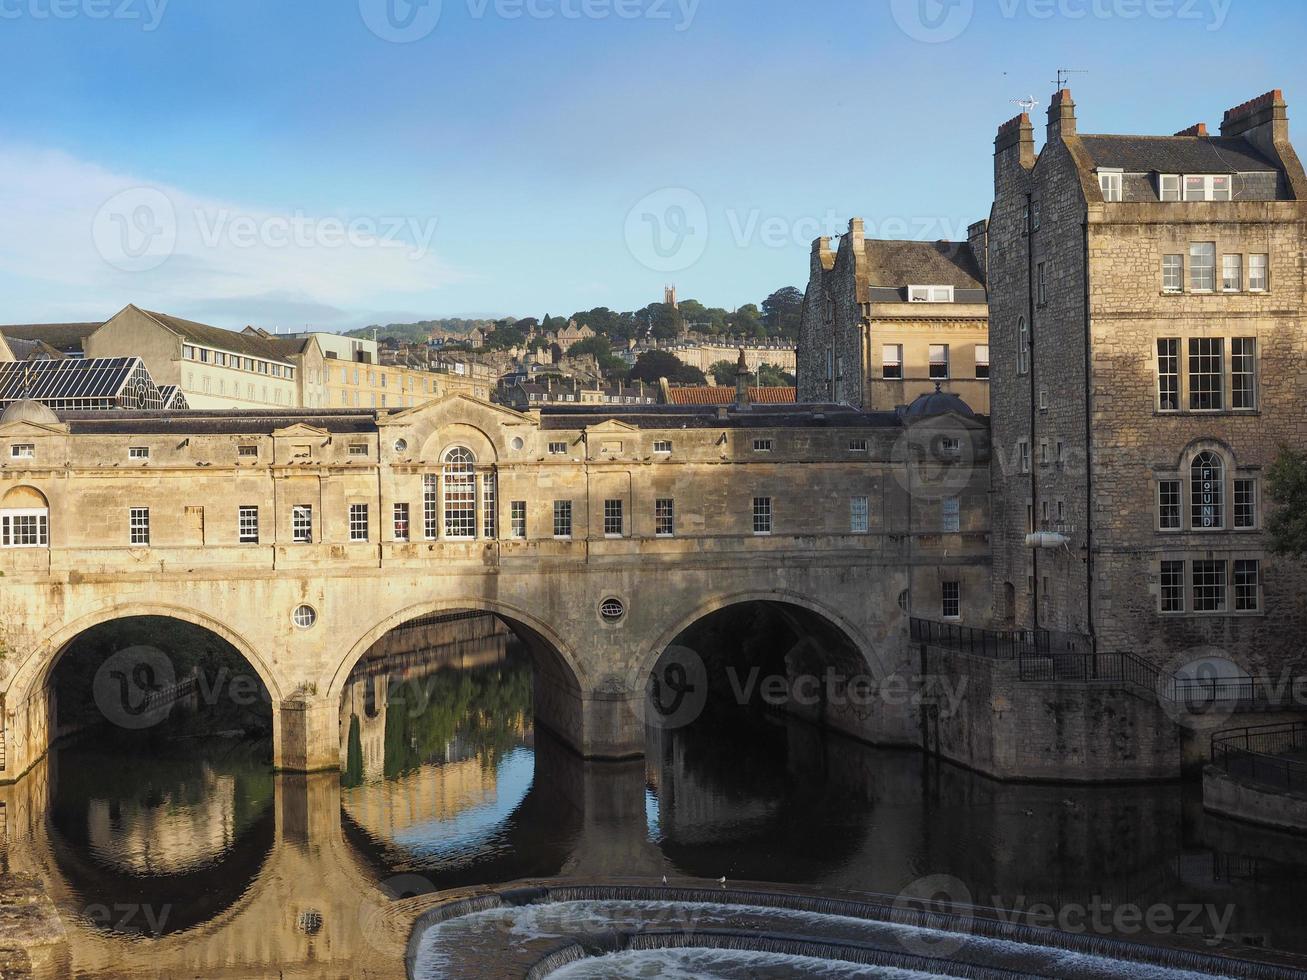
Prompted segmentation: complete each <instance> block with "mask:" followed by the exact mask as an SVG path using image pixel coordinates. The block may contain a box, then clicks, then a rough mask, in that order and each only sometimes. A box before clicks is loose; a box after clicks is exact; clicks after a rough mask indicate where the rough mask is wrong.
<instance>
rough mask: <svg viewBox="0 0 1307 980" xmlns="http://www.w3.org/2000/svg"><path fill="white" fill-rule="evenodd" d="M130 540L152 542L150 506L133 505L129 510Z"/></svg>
mask: <svg viewBox="0 0 1307 980" xmlns="http://www.w3.org/2000/svg"><path fill="white" fill-rule="evenodd" d="M127 527H128V540H130V541H131V543H132V544H149V543H150V508H148V507H133V508H132V509H131V510H130V511H129V512H128V522H127Z"/></svg>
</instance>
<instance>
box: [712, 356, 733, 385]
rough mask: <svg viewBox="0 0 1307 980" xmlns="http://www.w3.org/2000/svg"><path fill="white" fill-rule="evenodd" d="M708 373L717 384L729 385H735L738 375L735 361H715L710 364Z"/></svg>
mask: <svg viewBox="0 0 1307 980" xmlns="http://www.w3.org/2000/svg"><path fill="white" fill-rule="evenodd" d="M708 373H709V374H710V375H711V376H712V379H713V381H715V382H717V384H719V385H726V386H727V387H732V386H734V384H735V379H736V377H737V372H736V370H735V362H734V361H713V362H712V364H710V365H709V366H708Z"/></svg>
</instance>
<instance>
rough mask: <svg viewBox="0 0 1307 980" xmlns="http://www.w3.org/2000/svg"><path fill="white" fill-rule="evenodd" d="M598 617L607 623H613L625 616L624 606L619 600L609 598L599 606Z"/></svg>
mask: <svg viewBox="0 0 1307 980" xmlns="http://www.w3.org/2000/svg"><path fill="white" fill-rule="evenodd" d="M599 615H600V616H602V617H603V618H604V619H605V620H606V621H607V622H610V623H615V622H617V621H618V620H619V619H621V618H622V617H623V616H625V615H626V606H625V605H624V604H623V603H622V600H621V599H617V598H614V597H612V596H610V597H608V598H607V599H605V600H604V601H603V602H601V603H600V604H599Z"/></svg>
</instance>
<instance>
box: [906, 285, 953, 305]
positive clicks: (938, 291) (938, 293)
mask: <svg viewBox="0 0 1307 980" xmlns="http://www.w3.org/2000/svg"><path fill="white" fill-rule="evenodd" d="M908 302H909V303H952V302H953V287H952V286H909V287H908Z"/></svg>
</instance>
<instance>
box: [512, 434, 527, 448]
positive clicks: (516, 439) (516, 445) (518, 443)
mask: <svg viewBox="0 0 1307 980" xmlns="http://www.w3.org/2000/svg"><path fill="white" fill-rule="evenodd" d="M525 445H526V443H525V442H523V441H522V437H521V436H515V437H514V438H513V442H512V446H513V448H514V449H521V448H522V447H523V446H525Z"/></svg>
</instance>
